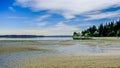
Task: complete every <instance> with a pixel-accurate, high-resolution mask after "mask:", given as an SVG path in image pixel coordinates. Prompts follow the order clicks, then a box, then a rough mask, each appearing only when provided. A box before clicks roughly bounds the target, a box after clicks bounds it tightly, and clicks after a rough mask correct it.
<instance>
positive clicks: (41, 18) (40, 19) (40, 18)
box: [35, 14, 51, 21]
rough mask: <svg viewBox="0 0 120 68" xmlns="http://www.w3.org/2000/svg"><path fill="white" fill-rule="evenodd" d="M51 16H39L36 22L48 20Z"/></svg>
mask: <svg viewBox="0 0 120 68" xmlns="http://www.w3.org/2000/svg"><path fill="white" fill-rule="evenodd" d="M50 16H51V15H49V14H46V15H43V16H39V17H38V18H37V19H36V20H35V21H42V20H43V19H45V18H48V17H50Z"/></svg>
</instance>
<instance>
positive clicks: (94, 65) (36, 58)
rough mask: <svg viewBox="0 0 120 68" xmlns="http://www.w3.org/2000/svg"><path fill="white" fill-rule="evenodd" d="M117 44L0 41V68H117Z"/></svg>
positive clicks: (119, 44)
mask: <svg viewBox="0 0 120 68" xmlns="http://www.w3.org/2000/svg"><path fill="white" fill-rule="evenodd" d="M119 41H120V40H119V39H116V38H114V39H93V40H0V47H1V48H0V66H1V68H120V42H119Z"/></svg>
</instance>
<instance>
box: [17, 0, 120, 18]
mask: <svg viewBox="0 0 120 68" xmlns="http://www.w3.org/2000/svg"><path fill="white" fill-rule="evenodd" d="M15 4H16V5H20V6H22V7H25V8H30V9H32V10H33V11H41V10H48V11H49V13H57V14H61V15H63V16H64V17H65V18H66V19H71V18H75V16H76V15H80V14H86V13H91V12H92V13H93V12H96V11H100V10H103V9H107V8H110V7H113V6H114V7H118V6H120V0H16V3H15Z"/></svg>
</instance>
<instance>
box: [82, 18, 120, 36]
mask: <svg viewBox="0 0 120 68" xmlns="http://www.w3.org/2000/svg"><path fill="white" fill-rule="evenodd" d="M81 36H90V37H120V20H119V21H115V22H109V23H106V24H100V25H99V26H98V27H96V26H95V25H93V26H92V27H89V28H88V29H86V30H83V31H82V32H81Z"/></svg>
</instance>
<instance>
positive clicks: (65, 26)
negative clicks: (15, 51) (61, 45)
mask: <svg viewBox="0 0 120 68" xmlns="http://www.w3.org/2000/svg"><path fill="white" fill-rule="evenodd" d="M119 19H120V0H101V1H100V0H0V35H4V34H30V35H33V34H35V35H72V33H73V32H74V31H77V32H80V31H82V30H84V29H86V28H88V27H90V26H92V25H96V26H98V25H99V24H100V23H104V24H105V23H106V22H110V21H116V20H119Z"/></svg>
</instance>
